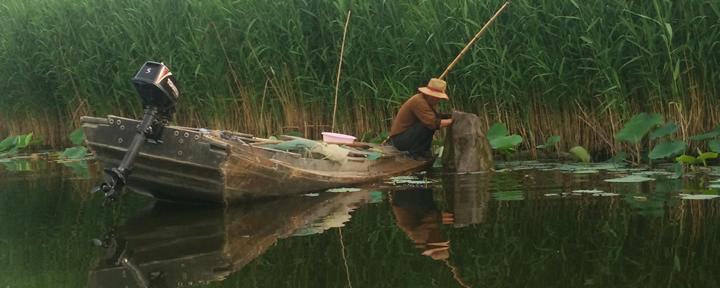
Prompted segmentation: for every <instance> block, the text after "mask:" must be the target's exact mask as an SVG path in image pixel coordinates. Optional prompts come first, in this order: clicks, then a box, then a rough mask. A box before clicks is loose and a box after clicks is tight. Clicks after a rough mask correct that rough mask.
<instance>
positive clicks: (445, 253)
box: [422, 247, 450, 260]
mask: <svg viewBox="0 0 720 288" xmlns="http://www.w3.org/2000/svg"><path fill="white" fill-rule="evenodd" d="M422 255H425V256H429V257H430V258H432V259H433V260H444V259H448V258H450V247H437V248H430V249H427V250H425V251H423V252H422Z"/></svg>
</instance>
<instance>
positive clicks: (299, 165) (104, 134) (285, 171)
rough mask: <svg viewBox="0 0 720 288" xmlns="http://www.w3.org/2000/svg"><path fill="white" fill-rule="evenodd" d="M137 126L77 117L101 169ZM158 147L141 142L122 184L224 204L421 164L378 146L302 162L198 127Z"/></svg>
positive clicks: (161, 195)
mask: <svg viewBox="0 0 720 288" xmlns="http://www.w3.org/2000/svg"><path fill="white" fill-rule="evenodd" d="M139 123H140V122H139V121H138V120H134V119H128V118H123V117H117V116H108V117H107V118H97V117H83V118H82V127H83V129H84V131H85V135H86V138H87V144H88V146H89V147H90V149H91V150H92V151H93V152H94V153H95V155H96V157H97V159H98V160H99V162H100V163H101V165H102V166H103V167H104V168H112V167H117V166H118V165H119V164H120V161H121V160H122V158H123V156H124V155H125V152H126V151H127V149H128V146H129V144H130V142H131V141H132V138H133V137H134V136H135V132H136V131H135V130H136V127H137V126H138V124H139ZM162 140H163V142H162V143H152V142H147V143H145V144H144V145H143V146H142V147H141V149H140V153H139V154H138V157H137V158H136V160H135V163H134V165H133V167H132V172H131V174H130V176H129V178H128V181H127V187H128V188H130V189H131V190H133V191H136V192H139V193H141V194H145V195H150V196H153V197H156V198H158V199H163V200H172V201H183V202H188V201H189V202H197V201H201V202H213V203H225V204H230V203H234V202H245V201H250V200H254V199H260V198H271V197H280V196H286V195H293V194H302V193H308V192H312V191H320V190H324V189H328V188H334V187H347V186H352V185H358V184H363V183H369V182H376V181H380V180H382V179H384V178H387V177H389V176H394V175H402V174H407V173H411V172H414V171H418V170H422V169H425V168H426V167H428V164H429V162H428V161H419V160H414V159H412V158H410V157H407V156H406V155H405V154H404V153H402V152H399V151H397V150H394V149H393V148H389V147H386V146H382V147H380V148H383V149H384V150H383V151H384V156H383V157H381V158H380V159H376V160H368V159H365V158H362V157H348V158H347V159H345V160H344V161H331V160H323V159H313V158H303V157H301V156H300V155H298V154H295V153H286V152H283V151H273V150H271V149H270V150H268V149H264V148H261V147H257V146H254V145H250V144H248V143H243V142H242V141H231V140H228V139H224V138H222V137H220V136H218V133H207V132H203V131H200V130H199V129H193V128H187V127H180V126H168V127H166V128H165V129H164V131H163V137H162Z"/></svg>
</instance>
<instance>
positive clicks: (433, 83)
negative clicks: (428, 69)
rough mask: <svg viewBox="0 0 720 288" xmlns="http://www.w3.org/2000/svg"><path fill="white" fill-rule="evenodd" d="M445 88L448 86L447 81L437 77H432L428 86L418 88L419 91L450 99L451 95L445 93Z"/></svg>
mask: <svg viewBox="0 0 720 288" xmlns="http://www.w3.org/2000/svg"><path fill="white" fill-rule="evenodd" d="M445 88H447V82H445V81H443V80H440V79H437V78H432V79H430V82H428V84H427V86H426V87H420V88H418V91H420V92H422V93H423V94H425V95H429V96H432V97H435V98H440V99H445V100H448V99H450V97H448V95H447V94H445Z"/></svg>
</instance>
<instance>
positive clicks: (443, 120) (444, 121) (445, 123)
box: [440, 118, 453, 127]
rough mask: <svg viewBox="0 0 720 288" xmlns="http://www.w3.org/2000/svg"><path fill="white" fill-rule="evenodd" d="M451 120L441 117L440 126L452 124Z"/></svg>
mask: <svg viewBox="0 0 720 288" xmlns="http://www.w3.org/2000/svg"><path fill="white" fill-rule="evenodd" d="M452 122H453V120H452V118H450V119H442V120H440V127H449V126H450V125H452Z"/></svg>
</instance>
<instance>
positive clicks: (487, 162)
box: [443, 111, 494, 173]
mask: <svg viewBox="0 0 720 288" xmlns="http://www.w3.org/2000/svg"><path fill="white" fill-rule="evenodd" d="M452 119H453V124H452V126H451V127H450V129H448V132H447V136H446V137H445V148H444V151H443V167H445V170H446V171H448V172H457V173H470V172H488V171H492V169H493V167H494V163H493V156H492V155H493V154H492V150H491V147H490V142H488V140H487V138H486V137H485V134H484V133H483V132H482V130H481V129H480V126H481V125H480V117H478V116H477V115H475V114H472V113H465V112H459V111H454V112H453V114H452Z"/></svg>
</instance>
